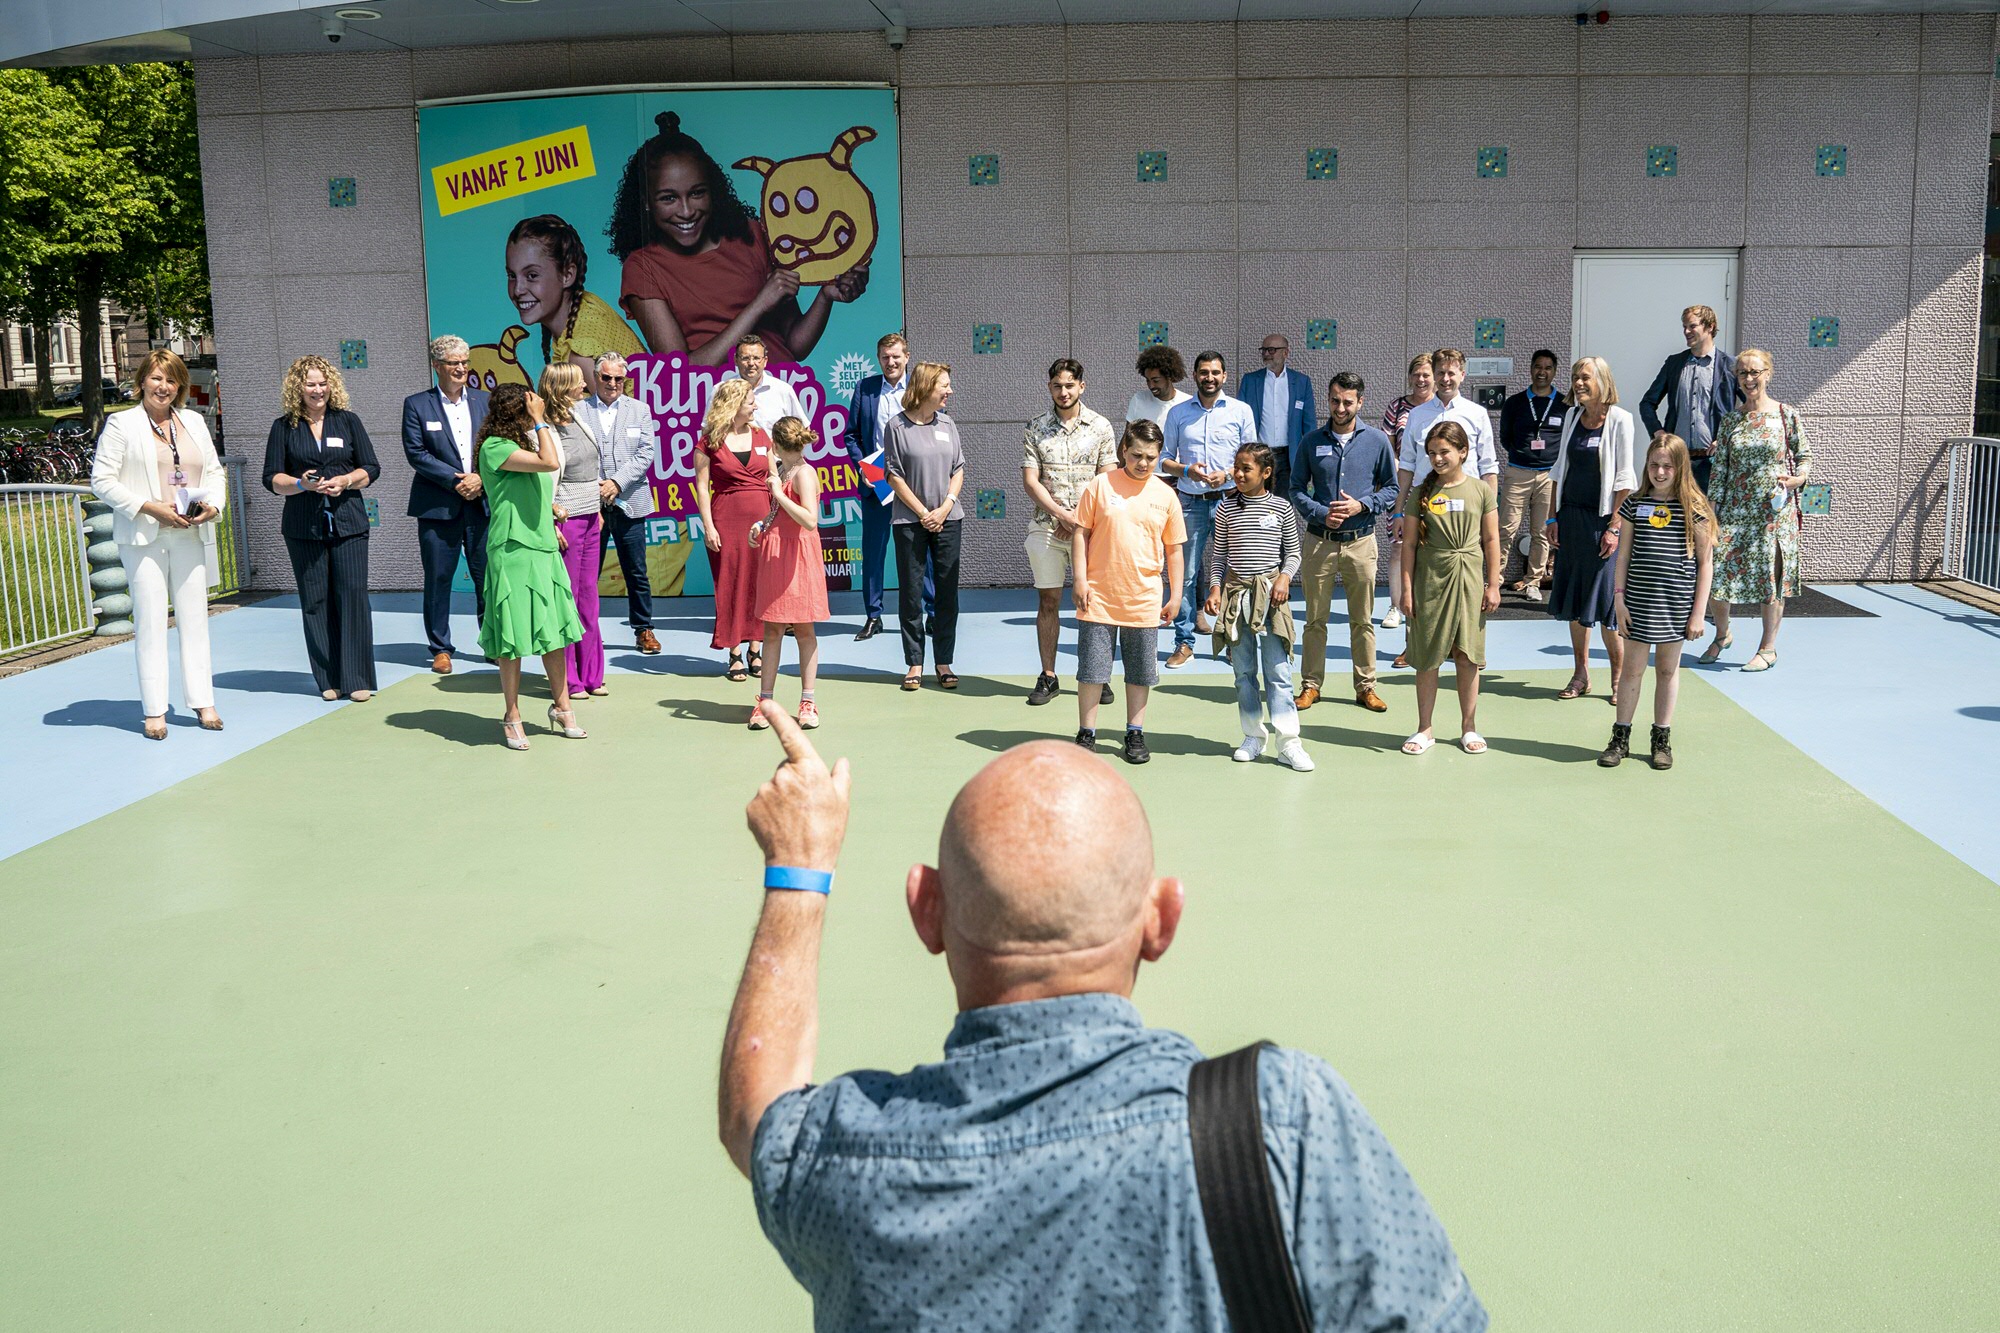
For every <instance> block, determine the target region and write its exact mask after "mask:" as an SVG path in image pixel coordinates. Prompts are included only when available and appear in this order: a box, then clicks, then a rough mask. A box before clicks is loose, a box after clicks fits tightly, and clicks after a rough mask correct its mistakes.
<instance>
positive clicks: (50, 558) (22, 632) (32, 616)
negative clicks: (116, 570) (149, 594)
mask: <svg viewBox="0 0 2000 1333" xmlns="http://www.w3.org/2000/svg"><path fill="white" fill-rule="evenodd" d="M90 498H91V492H90V488H89V487H88V486H58V485H50V484H30V485H11V486H0V657H8V656H11V655H13V654H15V653H23V652H27V651H28V650H30V649H33V648H42V647H46V646H47V645H49V644H52V643H60V642H62V641H63V640H64V639H74V638H77V637H80V636H81V635H85V634H88V633H90V631H91V627H92V625H93V624H94V623H95V622H94V620H93V618H92V615H91V610H90V604H91V586H90V563H89V560H88V559H87V558H86V556H85V550H86V546H87V540H86V538H85V536H84V531H83V503H84V501H85V500H88V499H90ZM107 540H108V538H107Z"/></svg>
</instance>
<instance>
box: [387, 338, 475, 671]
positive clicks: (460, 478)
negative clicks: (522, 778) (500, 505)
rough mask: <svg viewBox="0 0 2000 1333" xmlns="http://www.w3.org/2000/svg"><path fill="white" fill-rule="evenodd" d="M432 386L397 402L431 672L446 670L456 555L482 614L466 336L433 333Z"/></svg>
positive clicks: (472, 394)
mask: <svg viewBox="0 0 2000 1333" xmlns="http://www.w3.org/2000/svg"><path fill="white" fill-rule="evenodd" d="M430 355H431V373H432V374H433V375H435V376H436V377H437V387H436V388H432V389H425V390H424V391H423V392H422V393H413V394H411V395H410V396H409V397H408V398H405V399H404V400H403V455H404V457H406V458H408V459H409V460H410V469H411V471H412V472H413V473H415V475H414V476H412V477H411V478H410V508H409V514H410V517H411V518H414V519H415V520H417V552H418V555H419V556H420V558H421V559H422V561H423V567H424V637H425V638H426V639H427V640H428V641H429V643H430V650H431V670H433V671H435V672H437V673H438V674H439V675H440V676H448V675H450V674H451V657H452V651H453V649H452V646H451V583H452V580H453V579H454V578H455V577H457V574H458V558H459V553H460V552H464V554H465V563H466V568H467V569H468V570H469V571H470V573H471V575H472V604H473V608H474V611H475V613H476V614H477V615H478V616H479V617H480V618H482V619H483V618H484V617H485V615H486V494H485V488H484V487H483V486H482V485H481V484H480V481H479V462H478V448H479V431H480V427H482V426H483V425H484V424H485V422H486V400H487V395H486V391H485V390H483V389H475V388H471V387H469V386H468V385H467V384H466V381H467V379H469V378H470V375H471V369H470V368H471V364H472V349H471V348H470V347H468V346H467V345H466V342H465V339H463V338H458V337H453V336H452V335H450V334H446V335H445V336H444V337H441V338H433V339H432V340H431V346H430Z"/></svg>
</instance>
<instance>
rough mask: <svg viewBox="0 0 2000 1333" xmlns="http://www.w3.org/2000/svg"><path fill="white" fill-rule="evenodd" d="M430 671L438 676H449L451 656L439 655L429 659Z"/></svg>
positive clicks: (446, 654)
mask: <svg viewBox="0 0 2000 1333" xmlns="http://www.w3.org/2000/svg"><path fill="white" fill-rule="evenodd" d="M431 670H433V671H435V672H437V673H438V674H439V675H440V676H449V675H450V674H451V654H450V653H439V654H438V655H437V656H436V657H433V658H432V659H431Z"/></svg>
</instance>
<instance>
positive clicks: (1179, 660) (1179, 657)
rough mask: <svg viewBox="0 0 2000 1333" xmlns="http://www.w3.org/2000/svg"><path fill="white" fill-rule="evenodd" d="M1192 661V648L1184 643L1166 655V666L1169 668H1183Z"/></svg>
mask: <svg viewBox="0 0 2000 1333" xmlns="http://www.w3.org/2000/svg"><path fill="white" fill-rule="evenodd" d="M1193 660H1194V647H1193V645H1191V644H1185V643H1184V644H1182V645H1181V646H1180V647H1178V648H1176V649H1174V650H1173V652H1171V653H1169V654H1168V655H1167V665H1168V666H1170V667H1184V666H1186V665H1187V664H1188V663H1189V662H1191V661H1193Z"/></svg>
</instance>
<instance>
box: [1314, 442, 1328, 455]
mask: <svg viewBox="0 0 2000 1333" xmlns="http://www.w3.org/2000/svg"><path fill="white" fill-rule="evenodd" d="M1313 457H1314V458H1332V457H1333V446H1332V445H1330V444H1320V445H1314V446H1313Z"/></svg>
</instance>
